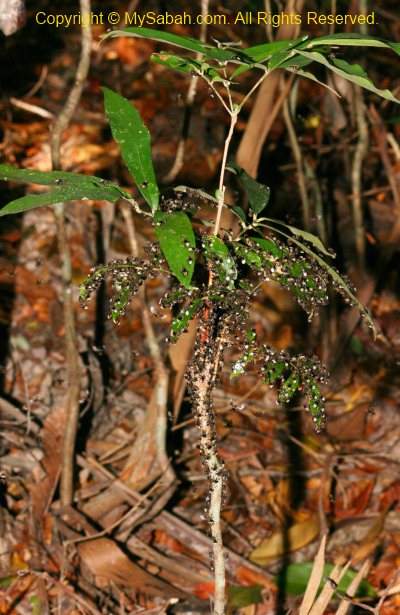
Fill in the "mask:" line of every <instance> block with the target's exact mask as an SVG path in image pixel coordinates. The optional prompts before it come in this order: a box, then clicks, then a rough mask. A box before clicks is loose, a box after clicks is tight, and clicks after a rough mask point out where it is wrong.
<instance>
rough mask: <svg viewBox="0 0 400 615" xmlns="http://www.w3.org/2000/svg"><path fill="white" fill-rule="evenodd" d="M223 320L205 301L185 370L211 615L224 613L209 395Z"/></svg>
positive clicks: (219, 485)
mask: <svg viewBox="0 0 400 615" xmlns="http://www.w3.org/2000/svg"><path fill="white" fill-rule="evenodd" d="M226 324H227V323H226V320H224V318H223V316H222V315H221V314H218V313H217V311H216V310H215V308H213V307H212V306H211V305H210V304H207V305H206V306H205V308H204V310H203V313H202V314H201V317H200V319H199V327H198V330H197V336H196V342H195V352H194V357H193V359H192V361H191V362H190V363H189V365H188V368H187V370H186V380H187V383H188V389H189V393H190V395H191V400H192V409H193V414H194V417H195V419H196V423H197V426H198V427H199V429H200V454H201V458H202V462H203V468H204V471H205V473H206V474H207V477H208V483H209V495H208V498H207V501H208V503H209V506H208V521H209V523H210V527H211V539H212V543H213V553H212V557H213V564H214V579H215V601H214V610H213V613H214V615H223V614H224V612H225V557H224V551H223V542H222V531H221V508H222V505H223V500H224V495H225V494H224V491H225V481H226V474H225V466H224V463H223V461H222V460H221V459H220V457H219V455H218V449H217V438H216V428H215V413H214V405H213V399H212V394H213V390H214V387H215V385H216V382H217V379H218V376H219V373H220V371H221V366H222V350H223V347H224V331H225V328H226Z"/></svg>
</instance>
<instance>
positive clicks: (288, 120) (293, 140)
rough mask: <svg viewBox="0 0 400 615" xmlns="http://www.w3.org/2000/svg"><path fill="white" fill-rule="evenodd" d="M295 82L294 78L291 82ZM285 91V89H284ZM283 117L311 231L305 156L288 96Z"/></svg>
mask: <svg viewBox="0 0 400 615" xmlns="http://www.w3.org/2000/svg"><path fill="white" fill-rule="evenodd" d="M292 81H293V76H292V78H291V80H290V79H289V82H290V83H291V82H292ZM282 89H283V88H282ZM282 108H283V117H284V120H285V124H286V130H287V132H288V136H289V142H290V147H291V149H292V152H293V157H294V160H295V163H296V169H297V183H298V185H299V191H300V197H301V204H302V213H303V224H304V228H305V229H306V230H310V226H311V210H310V201H309V200H308V191H307V180H306V175H305V173H304V164H303V156H302V152H301V149H300V146H299V142H298V139H297V135H296V131H295V129H294V126H293V122H292V117H291V115H290V111H289V103H288V100H287V96H285V98H284V99H283V105H282Z"/></svg>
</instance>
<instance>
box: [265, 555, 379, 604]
mask: <svg viewBox="0 0 400 615" xmlns="http://www.w3.org/2000/svg"><path fill="white" fill-rule="evenodd" d="M313 565H314V564H313V562H304V563H302V564H289V566H288V567H287V568H286V570H285V587H284V591H285V593H286V594H289V595H291V596H302V595H304V592H305V590H306V587H307V585H308V582H309V580H310V577H311V572H312V569H313ZM333 568H334V566H333V565H332V564H325V566H324V573H323V577H322V580H321V584H320V586H319V590H318V594H320V593H321V591H322V589H323V587H324V585H325V583H326V581H327V579H328V578H329V575H330V574H331V572H332V570H333ZM356 575H357V571H356V570H352V569H349V570H347V571H346V572H345V574H344V576H343V578H342V580H341V581H340V583H339V584H338V586H337V592H338V593H339V594H340V595H344V594H345V593H346V591H347V589H348V587H349V585H350V583H351V582H352V581H353V580H354V578H355V576H356ZM274 582H275V583H276V584H278V583H279V582H280V579H279V577H278V576H276V577H275V578H274ZM377 596H378V594H377V593H376V591H375V589H374V588H373V587H372V585H371V583H369V582H368V581H367V580H366V579H363V580H362V581H361V583H360V585H359V586H358V590H357V593H356V595H355V597H356V598H364V599H365V598H376V597H377ZM333 599H334V600H338V599H339V597H338V596H337V595H334V596H333Z"/></svg>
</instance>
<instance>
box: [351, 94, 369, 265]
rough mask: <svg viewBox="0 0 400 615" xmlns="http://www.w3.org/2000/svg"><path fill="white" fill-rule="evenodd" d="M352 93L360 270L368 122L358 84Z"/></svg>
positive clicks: (353, 174) (353, 177) (354, 201)
mask: <svg viewBox="0 0 400 615" xmlns="http://www.w3.org/2000/svg"><path fill="white" fill-rule="evenodd" d="M353 94H354V96H353V100H354V109H355V116H356V122H357V128H358V141H357V146H356V151H355V154H354V159H353V168H352V170H351V181H352V185H353V194H352V196H353V199H352V209H353V224H354V235H355V243H356V250H357V256H358V264H359V266H360V268H361V271H363V270H364V266H365V239H364V219H363V218H364V217H363V211H362V200H361V189H362V167H363V163H364V158H365V156H366V154H367V152H368V147H369V135H368V122H367V119H366V116H365V107H364V100H363V95H362V91H361V88H360V86H358V85H355V86H353Z"/></svg>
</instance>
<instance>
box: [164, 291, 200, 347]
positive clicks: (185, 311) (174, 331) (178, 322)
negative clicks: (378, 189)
mask: <svg viewBox="0 0 400 615" xmlns="http://www.w3.org/2000/svg"><path fill="white" fill-rule="evenodd" d="M200 303H201V299H193V301H192V303H191V304H190V305H189V306H185V307H184V308H182V309H181V310H180V311H179V312H178V314H177V315H176V316H175V318H174V319H173V321H172V323H171V341H172V342H174V341H176V340H177V339H178V337H179V335H180V333H182V331H183V330H184V329H185V327H186V326H187V324H188V322H189V321H190V320H192V318H193V317H194V316H195V314H196V312H197V310H198V307H199V305H200Z"/></svg>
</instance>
